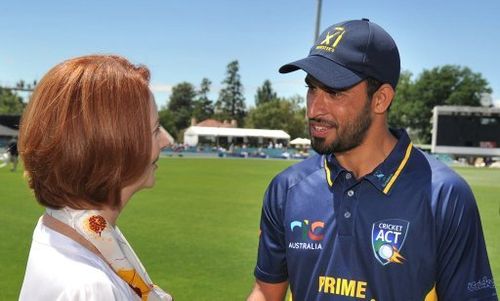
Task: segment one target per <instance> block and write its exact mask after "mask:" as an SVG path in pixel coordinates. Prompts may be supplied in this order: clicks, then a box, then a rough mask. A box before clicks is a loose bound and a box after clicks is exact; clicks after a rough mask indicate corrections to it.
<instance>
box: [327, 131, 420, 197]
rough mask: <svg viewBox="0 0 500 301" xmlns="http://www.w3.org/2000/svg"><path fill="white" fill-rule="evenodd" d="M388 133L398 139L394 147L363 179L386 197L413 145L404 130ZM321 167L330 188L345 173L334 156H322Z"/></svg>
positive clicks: (406, 160)
mask: <svg viewBox="0 0 500 301" xmlns="http://www.w3.org/2000/svg"><path fill="white" fill-rule="evenodd" d="M390 131H391V133H392V134H393V135H394V136H395V137H396V138H397V139H398V142H397V143H396V146H395V147H394V149H393V150H392V151H391V153H390V154H389V156H387V158H385V160H384V161H383V162H382V163H380V165H378V166H377V167H376V168H375V169H374V170H373V171H372V172H371V173H369V174H367V175H366V176H364V177H363V179H366V180H367V181H369V182H370V183H371V184H372V185H373V186H375V187H376V188H377V189H378V190H380V191H381V192H382V193H384V194H386V195H388V194H389V193H390V191H391V188H392V187H393V185H394V183H395V182H396V180H397V179H398V178H399V175H400V174H401V172H402V170H403V169H404V168H405V166H406V164H407V162H408V159H409V158H410V155H411V152H412V149H413V144H412V143H411V141H410V137H408V134H407V133H406V131H405V130H403V129H398V130H393V129H391V130H390ZM323 167H324V169H325V176H326V180H327V182H328V185H329V186H330V187H332V186H333V184H334V183H335V180H336V179H337V177H338V176H339V175H340V174H341V173H342V172H347V170H346V169H345V168H344V167H342V166H341V165H340V163H339V162H338V161H337V159H336V158H335V155H334V154H330V155H323Z"/></svg>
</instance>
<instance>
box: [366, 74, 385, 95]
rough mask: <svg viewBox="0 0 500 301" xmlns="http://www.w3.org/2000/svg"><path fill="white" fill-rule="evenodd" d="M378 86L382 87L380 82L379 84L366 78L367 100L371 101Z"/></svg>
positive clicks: (371, 78) (370, 78) (372, 79)
mask: <svg viewBox="0 0 500 301" xmlns="http://www.w3.org/2000/svg"><path fill="white" fill-rule="evenodd" d="M380 86H382V82H380V81H379V80H376V79H374V78H373V77H367V78H366V94H367V95H368V98H369V99H372V97H373V94H375V92H377V90H378V89H379V88H380Z"/></svg>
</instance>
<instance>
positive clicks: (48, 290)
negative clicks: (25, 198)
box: [20, 222, 135, 300]
mask: <svg viewBox="0 0 500 301" xmlns="http://www.w3.org/2000/svg"><path fill="white" fill-rule="evenodd" d="M133 295H135V294H133V292H132V291H131V289H130V288H129V287H128V285H127V284H126V283H125V282H124V281H123V280H121V278H119V277H118V276H117V275H116V274H115V272H114V271H113V270H112V269H111V268H110V267H109V265H108V264H107V263H105V262H104V261H103V260H102V259H101V258H100V257H98V256H97V255H95V254H94V253H92V252H90V251H89V250H87V249H86V248H85V247H83V246H81V245H80V244H78V243H77V242H75V241H73V240H72V239H70V238H68V237H66V236H64V235H62V234H60V233H57V232H55V231H53V230H51V229H49V228H47V227H45V226H43V224H41V223H40V222H39V224H38V225H37V227H36V228H35V232H34V234H33V242H32V245H31V250H30V254H29V258H28V264H27V266H26V274H25V278H24V282H23V287H22V289H21V296H20V300H35V299H36V300H55V299H58V298H60V297H63V298H62V300H119V299H123V298H128V299H130V298H133V297H131V296H133ZM35 296H36V297H37V298H35V299H31V298H33V297H35ZM95 296H99V297H98V299H95ZM101 296H102V297H101Z"/></svg>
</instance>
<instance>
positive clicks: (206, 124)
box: [194, 119, 234, 128]
mask: <svg viewBox="0 0 500 301" xmlns="http://www.w3.org/2000/svg"><path fill="white" fill-rule="evenodd" d="M194 126H202V127H214V128H217V127H223V128H234V126H233V125H232V124H231V123H229V122H227V121H226V122H221V121H219V120H215V119H205V120H203V121H201V122H200V123H198V124H196V125H194Z"/></svg>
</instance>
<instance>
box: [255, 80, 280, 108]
mask: <svg viewBox="0 0 500 301" xmlns="http://www.w3.org/2000/svg"><path fill="white" fill-rule="evenodd" d="M277 97H278V96H277V94H276V92H274V90H273V87H272V84H271V82H270V81H269V80H267V79H266V80H265V81H264V83H263V84H262V87H259V88H257V94H256V95H255V106H256V107H258V106H260V105H262V104H265V103H267V102H270V101H273V100H275V99H276V98H277Z"/></svg>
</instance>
